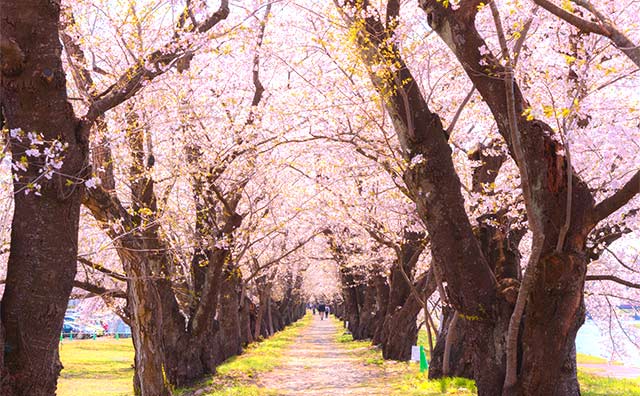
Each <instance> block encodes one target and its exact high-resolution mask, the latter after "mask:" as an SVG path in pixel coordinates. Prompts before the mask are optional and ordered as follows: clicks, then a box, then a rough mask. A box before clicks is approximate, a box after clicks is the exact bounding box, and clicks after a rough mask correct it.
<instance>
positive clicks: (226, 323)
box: [218, 266, 242, 360]
mask: <svg viewBox="0 0 640 396" xmlns="http://www.w3.org/2000/svg"><path fill="white" fill-rule="evenodd" d="M241 276H242V275H241V273H240V270H239V269H238V268H236V267H233V266H228V267H227V268H225V270H224V274H223V277H222V286H221V290H220V309H219V315H218V317H219V321H220V335H219V341H220V351H221V353H222V359H223V360H226V359H228V358H230V357H231V356H235V355H239V354H240V353H241V352H242V341H241V336H240V301H239V295H240V290H239V288H240V282H241V281H242V279H240V277H241Z"/></svg>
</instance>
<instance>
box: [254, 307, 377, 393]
mask: <svg viewBox="0 0 640 396" xmlns="http://www.w3.org/2000/svg"><path fill="white" fill-rule="evenodd" d="M338 326H339V323H338V322H336V321H334V320H332V319H330V320H320V318H319V317H318V316H314V317H313V321H312V323H311V325H310V326H308V327H306V328H305V329H304V330H303V331H302V334H301V335H300V336H299V338H298V339H297V340H296V342H295V343H293V345H292V346H291V347H290V348H289V350H288V351H287V352H286V357H285V362H286V363H285V364H284V365H283V366H281V367H279V368H278V369H276V370H274V371H272V372H269V373H265V374H264V375H262V376H261V377H260V379H259V380H258V383H259V385H260V386H261V387H264V388H268V389H269V390H274V391H276V394H277V395H283V396H284V395H287V396H289V395H305V396H306V395H323V396H326V395H367V396H370V395H388V391H384V390H380V389H375V388H371V387H369V386H367V383H368V382H370V381H372V380H376V379H382V377H384V371H383V370H382V369H381V368H379V367H377V366H374V365H368V366H365V365H364V364H363V363H362V362H361V361H359V360H358V359H356V358H354V357H353V356H352V355H351V354H350V353H349V350H347V349H345V348H344V346H342V345H340V344H339V343H338V342H336V340H335V338H336V331H337V329H338Z"/></svg>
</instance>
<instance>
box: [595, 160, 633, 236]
mask: <svg viewBox="0 0 640 396" xmlns="http://www.w3.org/2000/svg"><path fill="white" fill-rule="evenodd" d="M638 193H640V170H638V171H636V173H635V174H634V175H633V176H632V177H631V179H629V180H628V181H627V182H626V183H625V185H624V186H622V188H621V189H619V190H618V191H616V192H615V193H614V194H613V195H611V196H609V197H607V198H605V199H604V200H602V201H601V202H600V203H599V204H597V205H596V207H595V209H594V217H595V218H594V219H593V220H592V222H593V224H597V223H598V222H599V221H601V220H604V219H606V218H607V217H608V216H610V215H611V214H613V213H614V212H615V211H617V210H618V209H620V208H621V207H623V206H624V205H625V204H626V203H627V202H629V201H630V200H631V199H632V198H633V197H634V196H635V195H636V194H638Z"/></svg>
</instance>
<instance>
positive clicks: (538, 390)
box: [520, 254, 586, 396]
mask: <svg viewBox="0 0 640 396" xmlns="http://www.w3.org/2000/svg"><path fill="white" fill-rule="evenodd" d="M541 268H542V274H540V282H537V283H536V285H535V287H534V289H533V290H531V292H530V297H529V303H528V306H527V318H526V321H525V324H524V332H523V334H522V352H523V361H522V369H521V374H520V375H521V388H522V394H523V395H534V394H546V395H554V396H573V395H579V394H580V387H579V384H578V381H577V377H576V375H577V373H576V364H575V338H576V334H577V332H578V329H579V328H580V326H582V323H583V322H584V315H585V307H584V301H583V298H584V297H583V292H582V290H583V288H584V279H585V275H586V261H585V256H584V255H568V254H562V255H550V256H547V257H545V258H544V259H543V260H542V265H541ZM549 357H555V358H553V359H549Z"/></svg>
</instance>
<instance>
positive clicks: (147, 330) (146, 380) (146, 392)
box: [124, 258, 171, 396]
mask: <svg viewBox="0 0 640 396" xmlns="http://www.w3.org/2000/svg"><path fill="white" fill-rule="evenodd" d="M134 260H136V258H134ZM124 263H125V266H126V267H125V271H126V272H127V274H128V275H129V278H128V280H127V302H128V305H129V311H130V312H131V319H132V320H131V331H132V333H133V334H135V337H134V339H133V341H134V343H135V344H134V347H135V351H136V353H135V368H136V376H137V377H138V383H139V384H140V394H141V395H142V396H152V395H153V396H155V395H158V396H165V395H167V396H168V395H171V391H170V390H169V387H168V386H167V383H166V382H165V369H166V366H165V350H164V343H163V323H162V322H163V320H162V319H163V318H162V310H163V307H162V301H161V300H160V295H159V293H158V290H157V289H156V287H155V285H154V281H153V279H152V278H153V271H151V270H150V268H149V267H150V265H149V262H135V263H132V262H131V261H130V260H127V261H125V262H124Z"/></svg>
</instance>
